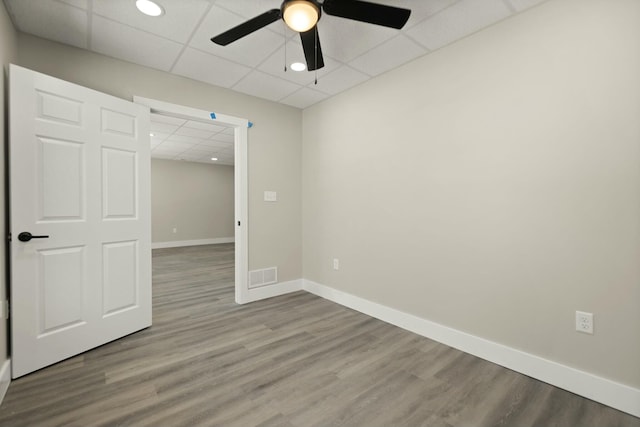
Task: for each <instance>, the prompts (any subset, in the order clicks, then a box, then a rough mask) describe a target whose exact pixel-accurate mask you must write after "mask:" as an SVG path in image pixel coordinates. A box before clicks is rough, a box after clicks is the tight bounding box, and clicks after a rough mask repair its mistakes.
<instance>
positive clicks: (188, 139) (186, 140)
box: [165, 134, 201, 145]
mask: <svg viewBox="0 0 640 427" xmlns="http://www.w3.org/2000/svg"><path fill="white" fill-rule="evenodd" d="M165 141H168V142H176V143H180V144H191V145H195V144H200V141H201V139H200V138H194V137H192V136H185V135H176V134H173V135H169V136H168V137H167V138H166V139H165Z"/></svg>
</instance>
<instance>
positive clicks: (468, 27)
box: [407, 0, 511, 50]
mask: <svg viewBox="0 0 640 427" xmlns="http://www.w3.org/2000/svg"><path fill="white" fill-rule="evenodd" d="M510 14H511V11H510V10H509V8H508V7H507V6H506V5H505V3H504V2H503V1H502V0H484V1H478V0H462V1H460V2H458V3H456V4H454V5H453V6H451V7H449V8H447V9H445V10H443V11H442V12H440V13H438V14H436V15H434V16H432V17H431V18H428V19H426V20H425V21H423V22H421V23H420V24H418V25H416V26H415V27H413V28H411V29H409V30H407V34H408V35H409V36H410V37H413V38H414V39H415V40H416V41H418V42H419V43H421V44H422V45H424V46H425V47H427V48H428V49H430V50H435V49H438V48H440V47H442V46H446V45H448V44H449V43H452V42H454V41H455V40H459V39H461V38H463V37H465V36H468V35H469V34H472V33H474V32H476V31H478V30H480V29H481V28H484V27H487V26H489V25H492V24H494V23H496V22H498V21H500V20H502V19H504V18H506V17H507V16H509V15H510Z"/></svg>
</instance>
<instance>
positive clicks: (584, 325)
mask: <svg viewBox="0 0 640 427" xmlns="http://www.w3.org/2000/svg"><path fill="white" fill-rule="evenodd" d="M576 331H578V332H584V333H585V334H593V313H586V312H584V311H576Z"/></svg>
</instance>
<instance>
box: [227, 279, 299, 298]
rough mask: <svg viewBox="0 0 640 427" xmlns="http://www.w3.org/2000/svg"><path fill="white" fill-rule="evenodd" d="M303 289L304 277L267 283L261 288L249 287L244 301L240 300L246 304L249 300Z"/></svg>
mask: <svg viewBox="0 0 640 427" xmlns="http://www.w3.org/2000/svg"><path fill="white" fill-rule="evenodd" d="M301 290H302V279H296V280H290V281H288V282H280V283H274V284H273V285H265V286H261V287H259V288H253V289H249V291H248V292H247V295H246V299H245V300H244V301H241V302H238V303H239V304H245V303H248V302H253V301H258V300H261V299H265V298H271V297H277V296H280V295H284V294H288V293H291V292H296V291H301Z"/></svg>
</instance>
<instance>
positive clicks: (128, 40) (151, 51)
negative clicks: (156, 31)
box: [91, 15, 182, 71]
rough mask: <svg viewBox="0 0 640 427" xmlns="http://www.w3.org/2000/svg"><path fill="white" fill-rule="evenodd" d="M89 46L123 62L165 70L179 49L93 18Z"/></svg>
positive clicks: (176, 55) (117, 23)
mask: <svg viewBox="0 0 640 427" xmlns="http://www.w3.org/2000/svg"><path fill="white" fill-rule="evenodd" d="M92 29H93V32H92V43H91V47H92V49H93V50H95V51H96V52H98V53H102V54H104V55H107V56H112V57H114V58H118V59H123V60H125V61H130V62H135V63H137V64H140V65H145V66H147V67H151V68H155V69H158V70H162V71H169V70H170V68H171V65H172V64H173V62H174V61H175V60H176V58H177V57H178V54H179V53H180V51H181V50H182V46H181V45H180V44H179V43H176V42H174V41H171V40H168V39H165V38H162V37H158V36H155V35H153V34H150V33H147V32H146V31H142V30H137V29H135V28H133V27H129V26H127V25H124V24H120V23H119V22H115V21H111V20H108V19H106V18H102V17H100V16H96V15H94V17H93V25H92Z"/></svg>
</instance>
